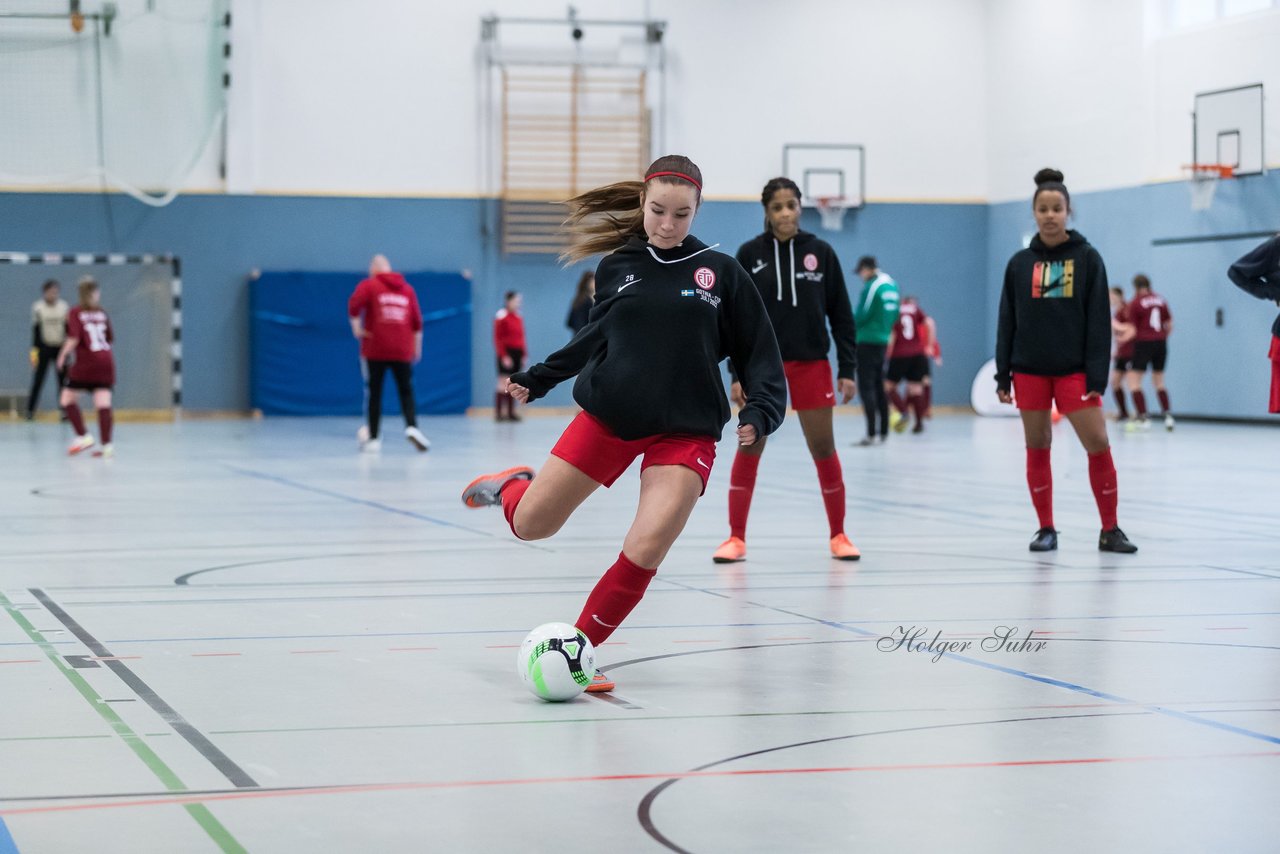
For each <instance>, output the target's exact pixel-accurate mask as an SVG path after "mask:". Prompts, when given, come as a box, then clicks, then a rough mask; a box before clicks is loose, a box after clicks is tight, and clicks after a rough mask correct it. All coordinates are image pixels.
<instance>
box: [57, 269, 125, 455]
mask: <svg viewBox="0 0 1280 854" xmlns="http://www.w3.org/2000/svg"><path fill="white" fill-rule="evenodd" d="M101 298H102V293H101V290H100V289H99V287H98V283H97V282H96V281H94V280H93V279H91V278H85V279H82V280H81V281H80V304H79V305H77V306H76V307H75V308H73V309H71V311H70V312H69V313H68V314H67V338H66V341H64V342H63V344H62V350H61V351H60V352H59V353H58V362H57V366H58V370H62V369H63V368H64V366H65V365H66V363H67V361H68V359H71V360H72V364H71V370H70V372H69V373H68V375H67V386H66V388H64V389H63V390H62V396H61V399H60V401H59V402H60V403H61V405H62V409H63V411H64V412H65V413H66V415H67V421H68V422H70V424H71V427H72V429H74V430H75V431H76V439H75V441H74V442H72V443H71V447H70V448H68V449H67V453H69V454H72V455H75V454H79V453H80V452H82V451H87V450H89V449H90V448H92V447H93V446H94V444H95V442H94V440H93V437H92V436H90V435H89V432H88V431H87V430H86V429H85V426H84V416H83V415H82V414H81V412H80V405H79V403H78V398H79V392H82V391H87V392H89V393H90V394H92V395H93V405H94V407H95V408H96V409H97V410H98V429H99V431H100V432H101V434H102V447H101V448H99V449H98V450H96V451H95V452H94V456H95V457H110V456H111V455H112V453H113V452H114V449H113V446H112V444H111V428H112V422H113V415H112V411H111V389H112V387H113V386H114V385H115V384H116V361H115V358H114V357H113V356H112V354H111V345H112V343H113V341H114V340H115V335H114V333H113V332H112V330H111V318H110V317H108V316H107V313H106V312H105V311H104V310H103V308H102V301H101Z"/></svg>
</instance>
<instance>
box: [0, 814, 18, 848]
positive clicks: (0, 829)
mask: <svg viewBox="0 0 1280 854" xmlns="http://www.w3.org/2000/svg"><path fill="white" fill-rule="evenodd" d="M0 854H18V843H16V842H14V841H13V837H12V836H10V835H9V828H7V827H5V824H4V819H2V818H0Z"/></svg>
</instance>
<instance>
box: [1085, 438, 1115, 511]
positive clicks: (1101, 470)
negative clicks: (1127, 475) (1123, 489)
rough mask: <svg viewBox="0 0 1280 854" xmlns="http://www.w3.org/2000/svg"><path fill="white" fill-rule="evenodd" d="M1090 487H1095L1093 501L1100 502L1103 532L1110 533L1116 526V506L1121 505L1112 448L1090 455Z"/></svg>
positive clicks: (1099, 508) (1099, 509)
mask: <svg viewBox="0 0 1280 854" xmlns="http://www.w3.org/2000/svg"><path fill="white" fill-rule="evenodd" d="M1089 485H1090V486H1092V487H1093V500H1094V501H1097V502H1098V515H1099V516H1101V517H1102V530H1104V531H1110V530H1111V529H1112V528H1114V527H1115V526H1116V504H1118V503H1119V495H1118V493H1119V487H1118V486H1117V485H1116V464H1115V462H1113V461H1112V459H1111V449H1110V448H1107V449H1106V450H1103V451H1099V452H1098V453H1096V454H1090V455H1089Z"/></svg>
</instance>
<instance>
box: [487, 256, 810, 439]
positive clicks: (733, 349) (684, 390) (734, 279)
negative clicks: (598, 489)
mask: <svg viewBox="0 0 1280 854" xmlns="http://www.w3.org/2000/svg"><path fill="white" fill-rule="evenodd" d="M726 356H728V357H729V359H730V360H732V363H733V369H734V370H735V371H736V372H737V376H739V377H741V378H742V384H743V387H744V390H745V392H746V396H747V405H746V406H745V407H743V409H742V411H741V412H739V413H738V422H739V423H740V424H750V425H752V426H754V427H755V428H756V433H757V434H758V435H759V436H760V437H761V438H764V437H765V436H767V435H769V434H770V433H772V432H773V431H774V430H776V429H777V428H778V425H779V424H781V423H782V416H783V413H784V412H785V410H786V384H785V380H784V377H783V373H782V357H781V356H779V355H778V344H777V341H776V339H775V338H774V335H773V328H772V327H771V326H770V325H769V318H768V316H767V315H766V314H765V311H764V305H763V304H762V303H761V301H760V295H759V294H758V293H756V289H755V286H754V285H752V284H751V279H750V278H749V277H748V276H747V273H746V271H745V270H743V269H742V267H740V266H739V265H738V262H737V261H735V260H733V259H732V258H730V257H729V256H728V255H725V254H724V253H721V252H716V251H715V250H714V248H713V247H710V246H707V245H706V244H705V243H703V242H702V241H700V240H698V239H697V238H696V237H694V236H693V235H690V236H688V237H686V238H685V240H684V242H683V243H681V244H680V245H679V246H677V247H675V248H673V249H658V248H657V247H654V246H650V245H649V244H648V243H646V242H645V241H643V240H641V239H640V238H638V237H633V238H631V240H629V241H628V242H627V244H626V245H625V246H623V247H622V248H621V249H618V250H617V251H616V252H614V253H612V254H611V255H607V256H605V257H604V258H603V259H602V260H601V261H600V266H599V267H597V268H596V297H595V306H594V307H593V308H592V309H591V316H590V321H589V322H588V323H587V325H586V326H584V327H583V328H582V329H581V330H580V331H579V332H578V334H577V335H575V336H574V337H573V340H572V341H570V342H569V343H568V344H566V345H565V346H564V347H563V348H561V349H560V350H558V351H556V352H555V353H552V354H551V355H550V356H548V357H547V358H546V360H545V361H543V362H540V363H539V364H536V365H534V366H533V367H531V368H529V370H528V371H524V372H520V373H516V374H512V375H511V380H512V382H514V383H517V384H518V385H522V386H525V387H526V388H528V389H529V396H530V398H531V399H535V400H536V399H537V398H539V397H542V396H543V395H545V394H546V393H547V392H548V391H550V390H551V389H552V388H554V387H555V386H556V385H557V384H558V383H560V382H562V381H563V380H566V379H568V378H569V377H571V376H574V375H575V374H577V375H578V381H577V382H576V383H575V384H574V387H573V397H574V400H576V401H577V402H578V405H579V406H581V407H582V408H583V409H584V410H586V411H587V412H588V413H590V414H591V415H593V416H595V417H596V418H598V419H600V420H601V421H602V422H604V424H605V425H606V426H608V428H609V429H610V430H612V431H613V432H614V433H616V434H617V435H618V436H619V437H621V438H623V439H627V440H633V439H642V438H644V437H646V436H656V435H659V434H663V433H689V434H694V435H699V436H714V437H716V438H717V439H719V437H720V432H721V430H722V429H723V428H724V425H725V423H726V422H728V420H729V401H728V400H727V399H726V398H725V393H724V382H723V381H722V380H721V378H720V362H721V360H723V359H724V358H725V357H726Z"/></svg>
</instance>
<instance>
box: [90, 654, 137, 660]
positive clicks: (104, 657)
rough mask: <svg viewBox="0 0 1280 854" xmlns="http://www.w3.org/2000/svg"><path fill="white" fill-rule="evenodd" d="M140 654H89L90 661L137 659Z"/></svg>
mask: <svg viewBox="0 0 1280 854" xmlns="http://www.w3.org/2000/svg"><path fill="white" fill-rule="evenodd" d="M139 658H142V656H140V655H91V656H89V660H90V661H137V660H138V659H139Z"/></svg>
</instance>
